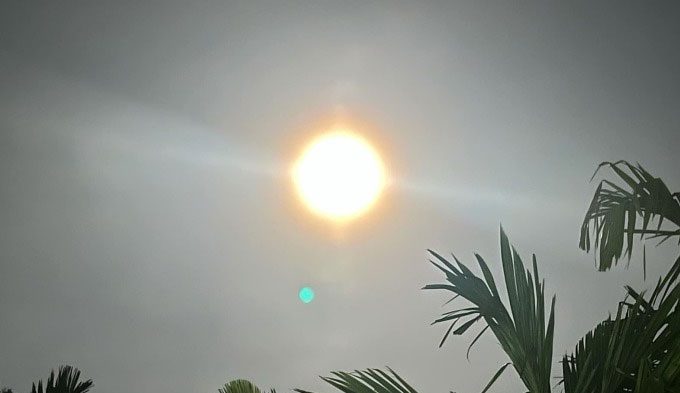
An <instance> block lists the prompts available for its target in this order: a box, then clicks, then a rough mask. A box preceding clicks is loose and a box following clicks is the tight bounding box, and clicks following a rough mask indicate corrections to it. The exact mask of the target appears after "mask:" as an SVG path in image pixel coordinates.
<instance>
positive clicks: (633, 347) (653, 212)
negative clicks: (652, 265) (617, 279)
mask: <svg viewBox="0 0 680 393" xmlns="http://www.w3.org/2000/svg"><path fill="white" fill-rule="evenodd" d="M603 167H608V168H610V169H611V170H612V171H613V172H614V173H615V174H616V175H617V176H618V177H619V178H620V179H621V180H622V181H623V183H625V184H623V185H618V184H616V183H614V182H611V181H608V180H602V181H601V182H600V184H599V186H598V187H597V190H596V191H595V195H594V196H593V200H592V202H591V204H590V207H589V208H588V211H587V212H586V216H585V218H584V220H583V225H582V226H581V239H580V242H579V246H580V247H581V248H582V249H584V250H586V251H589V250H590V249H591V246H592V247H593V248H594V249H596V250H597V249H598V248H599V261H598V268H599V270H608V269H610V268H611V267H612V266H613V265H615V264H616V263H617V262H618V261H619V260H620V259H621V258H622V257H623V256H626V255H627V256H628V259H629V260H630V256H631V254H632V250H633V245H634V240H635V235H636V234H639V235H640V239H650V238H660V239H661V241H660V243H663V242H664V241H666V240H668V239H670V238H672V237H675V236H679V237H680V193H678V192H675V193H671V192H670V191H669V189H668V187H667V186H666V184H665V183H664V182H663V181H662V180H661V179H659V178H657V177H654V176H652V175H651V174H650V173H649V172H648V171H647V170H645V169H644V168H643V167H642V166H641V165H639V164H638V165H637V166H634V165H632V164H630V163H628V162H626V161H619V162H615V163H610V162H604V163H602V164H600V166H599V167H598V170H599V169H600V168H603ZM595 173H597V171H596V172H595ZM593 176H594V175H593ZM640 219H641V221H642V223H641V224H640ZM652 221H656V223H657V225H656V228H654V227H650V226H649V224H650V223H651V222H652ZM664 222H665V223H668V224H667V227H666V228H663V227H662V225H663V223H664ZM669 227H670V228H669ZM591 234H592V235H593V236H594V237H595V241H594V242H593V243H592V244H591V240H590V236H591ZM624 244H625V251H624ZM645 254H646V253H645V252H644V249H643V270H644V271H646V257H645ZM645 276H646V273H645ZM679 276H680V257H678V258H677V259H676V260H675V262H674V263H673V265H672V267H671V268H670V270H669V271H668V273H667V274H666V275H665V276H663V277H662V278H659V281H658V282H657V284H656V286H655V287H654V290H653V291H652V293H651V294H649V295H645V294H644V293H638V292H637V291H635V290H634V289H633V288H631V287H629V286H626V292H627V297H626V299H625V300H624V301H622V302H621V303H620V304H619V307H618V311H617V315H616V318H614V319H611V318H609V319H607V320H605V321H604V322H602V323H600V324H599V325H598V326H596V327H595V329H593V331H591V332H589V333H588V334H587V335H586V336H585V337H584V338H582V339H581V340H580V341H579V343H578V345H577V346H576V349H575V350H574V353H573V354H572V355H570V356H569V355H565V356H564V358H563V359H562V369H563V383H564V388H565V392H567V393H569V392H590V391H593V392H595V391H597V392H603V393H604V392H622V391H634V392H639V393H643V392H678V391H680V311H679V310H678V303H679V302H680V286H678V277H679ZM628 299H631V300H630V301H628Z"/></svg>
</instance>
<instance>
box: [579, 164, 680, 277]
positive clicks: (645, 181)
mask: <svg viewBox="0 0 680 393" xmlns="http://www.w3.org/2000/svg"><path fill="white" fill-rule="evenodd" d="M602 168H610V169H611V170H612V171H613V172H614V173H615V174H616V175H618V177H619V178H620V179H621V180H623V183H624V184H623V185H618V184H616V183H614V182H611V181H609V180H606V179H605V180H602V181H601V182H600V184H599V185H598V187H597V190H596V191H595V195H594V196H593V199H592V202H590V207H589V208H588V211H587V212H586V216H585V218H584V219H583V225H581V239H580V242H579V247H581V249H583V250H586V251H590V249H591V247H593V248H595V249H598V248H599V251H600V252H599V261H598V268H599V270H600V271H605V270H608V269H610V268H611V267H612V265H613V264H616V263H617V262H618V261H619V260H620V259H621V257H622V256H623V255H627V256H628V258H629V259H630V256H631V254H632V251H633V244H634V237H635V235H640V239H642V238H660V239H661V242H660V243H662V242H664V241H666V240H668V239H670V238H672V237H675V236H678V237H680V192H674V193H671V192H670V191H669V189H668V187H667V186H666V184H665V183H664V182H663V180H661V179H659V178H658V177H654V176H652V175H651V174H650V173H649V172H647V170H645V169H644V168H643V167H642V166H641V165H640V164H638V165H637V166H634V165H632V164H630V163H628V162H626V161H618V162H614V163H611V162H603V163H602V164H600V165H599V166H598V168H597V170H596V171H595V174H593V178H594V177H595V175H596V174H597V173H598V172H599V170H600V169H602ZM640 221H642V222H640ZM653 221H656V223H657V226H656V228H654V227H650V226H649V224H650V223H652V222H653ZM664 222H665V223H668V226H669V227H670V228H668V229H662V225H663V223H664ZM591 235H593V236H594V237H595V241H594V242H591V239H590V237H591ZM624 243H625V252H624ZM644 262H646V261H645V259H644V258H643V263H644Z"/></svg>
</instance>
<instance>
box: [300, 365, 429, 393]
mask: <svg viewBox="0 0 680 393" xmlns="http://www.w3.org/2000/svg"><path fill="white" fill-rule="evenodd" d="M387 369H388V371H389V373H386V372H384V371H382V370H380V369H375V368H369V369H366V370H363V371H359V370H355V371H353V372H344V371H334V372H332V373H331V376H329V377H321V379H322V380H323V381H324V382H327V383H328V384H330V385H331V386H333V387H334V388H336V389H338V390H340V391H341V392H343V393H418V392H417V391H416V390H415V389H413V388H412V387H411V385H409V384H408V383H407V382H406V380H404V379H403V378H402V377H400V376H399V375H398V374H397V373H396V372H394V371H393V370H392V369H391V368H389V367H388V368H387ZM295 391H296V392H298V393H311V392H309V391H306V390H302V389H295Z"/></svg>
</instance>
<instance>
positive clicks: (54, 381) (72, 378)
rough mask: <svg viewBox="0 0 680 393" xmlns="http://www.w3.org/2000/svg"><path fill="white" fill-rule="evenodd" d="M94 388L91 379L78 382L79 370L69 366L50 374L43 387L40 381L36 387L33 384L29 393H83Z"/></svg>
mask: <svg viewBox="0 0 680 393" xmlns="http://www.w3.org/2000/svg"><path fill="white" fill-rule="evenodd" d="M92 386H94V383H93V382H92V380H91V379H88V380H87V381H80V370H78V369H77V368H74V367H71V366H61V367H59V372H58V373H57V374H56V376H55V374H54V370H52V372H51V373H50V377H49V378H48V380H47V383H46V384H45V385H44V386H43V383H42V381H38V385H37V386H36V384H35V383H34V384H33V387H32V388H31V393H85V392H87V391H89V390H90V388H92Z"/></svg>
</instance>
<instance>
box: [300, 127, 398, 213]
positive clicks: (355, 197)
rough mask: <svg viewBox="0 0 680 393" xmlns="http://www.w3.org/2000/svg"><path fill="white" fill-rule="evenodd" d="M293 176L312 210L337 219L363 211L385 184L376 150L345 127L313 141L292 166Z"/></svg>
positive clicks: (301, 195) (382, 169)
mask: <svg viewBox="0 0 680 393" xmlns="http://www.w3.org/2000/svg"><path fill="white" fill-rule="evenodd" d="M292 176H293V182H294V184H295V188H296V189H297V192H298V194H299V195H300V197H301V198H302V200H303V201H304V202H305V204H306V205H307V206H308V207H309V208H310V209H311V210H312V211H313V212H314V213H316V214H319V215H322V216H325V217H328V218H331V219H334V220H339V221H342V220H347V219H350V218H353V217H356V216H358V215H360V214H361V213H363V212H365V211H366V210H367V209H368V208H369V207H370V206H371V205H373V203H374V202H375V201H376V200H377V199H378V196H379V195H380V192H381V191H382V189H383V187H384V185H385V169H384V166H383V163H382V161H381V160H380V157H379V156H378V153H377V152H376V151H375V150H374V149H373V148H372V147H371V145H369V144H368V142H366V141H365V140H364V139H362V138H361V137H359V136H357V135H355V134H352V133H350V132H347V131H334V132H331V133H329V134H325V135H322V136H321V137H319V138H317V139H315V140H314V141H312V143H311V144H310V145H309V146H308V147H307V148H306V149H305V150H304V151H303V153H302V155H301V156H300V158H299V159H298V160H297V162H296V163H295V165H294V166H293V173H292Z"/></svg>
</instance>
